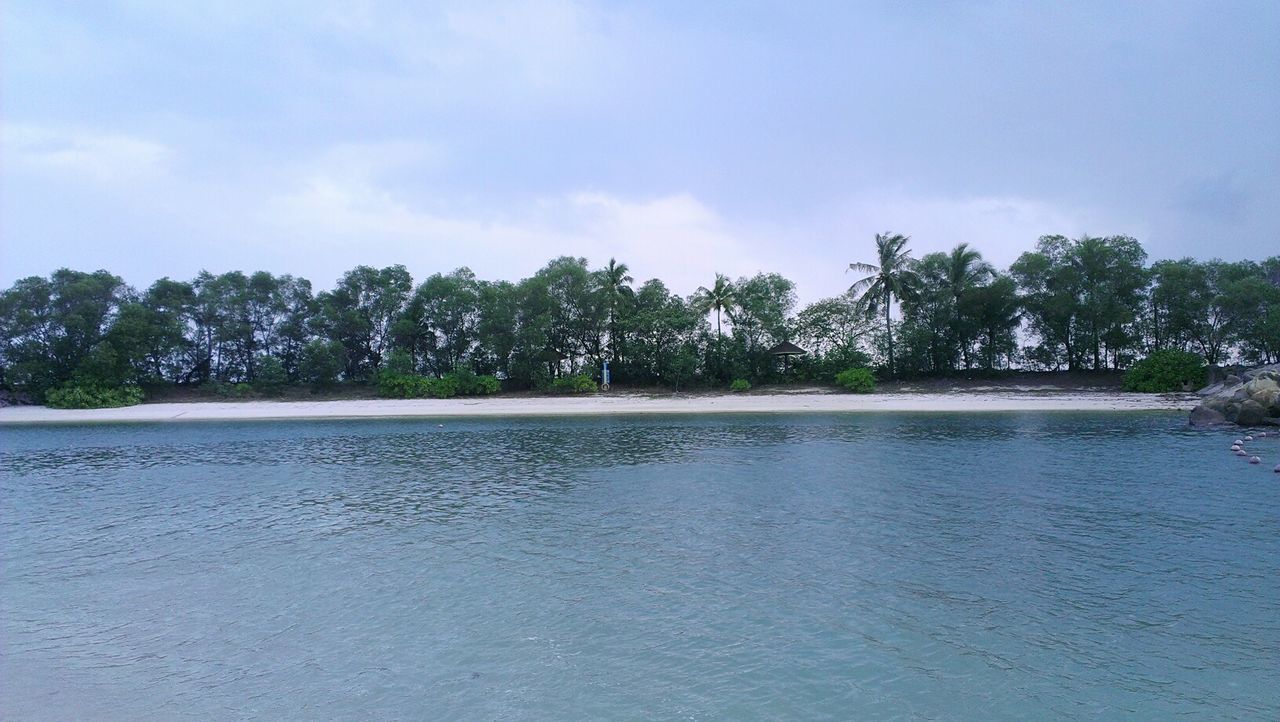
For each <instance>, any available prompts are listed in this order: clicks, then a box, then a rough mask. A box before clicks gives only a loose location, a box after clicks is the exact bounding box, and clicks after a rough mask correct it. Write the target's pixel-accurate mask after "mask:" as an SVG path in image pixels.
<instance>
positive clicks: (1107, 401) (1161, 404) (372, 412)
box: [0, 391, 1196, 424]
mask: <svg viewBox="0 0 1280 722" xmlns="http://www.w3.org/2000/svg"><path fill="white" fill-rule="evenodd" d="M1195 404H1196V397H1194V396H1189V395H1185V394H1162V395H1155V394H1125V393H1107V392H1089V391H1081V392H1055V393H1044V392H1035V391H1001V392H997V393H992V392H986V393H981V392H979V393H974V392H952V393H919V394H888V393H885V394H869V395H855V394H823V393H791V394H758V395H756V394H748V395H729V394H724V395H714V394H691V395H687V396H686V395H670V396H661V397H649V396H641V395H633V394H608V395H596V396H588V397H576V398H543V397H520V398H493V399H474V398H472V399H447V400H438V399H412V400H394V399H378V400H346V401H233V402H227V401H222V402H195V403H166V404H142V405H140V406H129V407H126V408H121V409H76V410H69V409H50V408H46V407H43V406H12V407H8V408H3V409H0V424H19V423H60V422H61V423H82V422H94V421H208V420H234V419H328V418H370V417H468V416H471V417H518V416H583V415H610V414H613V415H617V414H723V413H804V412H870V411H1142V410H1181V411H1188V410H1190V409H1191V408H1192V407H1193V406H1195Z"/></svg>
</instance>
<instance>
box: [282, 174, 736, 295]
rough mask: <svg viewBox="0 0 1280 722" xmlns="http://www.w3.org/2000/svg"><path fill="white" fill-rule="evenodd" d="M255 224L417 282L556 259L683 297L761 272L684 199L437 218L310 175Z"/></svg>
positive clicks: (556, 204) (706, 212)
mask: <svg viewBox="0 0 1280 722" xmlns="http://www.w3.org/2000/svg"><path fill="white" fill-rule="evenodd" d="M261 219H262V221H263V225H264V226H265V227H268V228H271V229H273V230H271V231H270V232H269V235H271V236H274V237H277V238H296V239H299V240H300V241H302V242H305V243H306V244H308V245H310V246H312V247H313V248H321V249H322V252H323V253H325V254H331V255H349V256H351V258H350V261H351V263H352V265H354V263H367V262H372V261H370V260H369V259H370V258H383V259H388V260H387V261H386V262H400V263H405V264H407V265H409V266H410V268H411V269H412V270H414V271H415V273H416V274H417V275H425V274H426V273H429V272H434V271H442V270H448V269H449V268H453V267H455V266H462V265H466V266H470V267H471V268H473V269H475V270H476V271H477V272H478V273H480V274H481V275H482V276H486V277H491V278H505V279H511V280H515V279H518V278H520V277H523V276H527V275H529V274H531V273H533V272H534V271H535V270H537V269H538V268H539V267H541V266H542V265H543V264H544V263H546V262H547V261H548V260H550V259H551V258H553V257H555V256H560V255H573V256H585V257H587V258H588V259H589V260H590V262H591V263H592V264H593V265H597V266H598V265H603V264H604V263H605V262H606V261H607V260H608V259H609V258H610V257H613V258H617V259H618V260H619V261H622V262H625V263H627V264H628V265H630V267H631V268H632V271H633V275H636V276H637V277H638V278H639V279H641V280H644V279H646V278H650V277H661V278H662V280H663V281H664V282H665V283H667V284H668V286H669V288H671V290H673V291H676V292H678V293H682V294H688V293H691V292H692V291H693V290H694V289H696V288H697V287H698V286H699V285H704V284H706V283H708V282H709V281H710V279H712V278H714V275H715V273H716V272H725V273H730V274H738V275H746V274H750V273H755V272H756V271H757V270H759V269H760V264H759V263H758V262H757V261H755V260H754V255H753V253H752V245H753V244H752V243H751V242H750V241H749V240H748V239H746V238H744V237H742V236H740V235H738V234H735V233H734V232H732V231H731V230H730V229H729V228H728V227H727V225H726V224H725V222H724V221H723V220H722V219H721V218H720V217H719V216H718V215H717V214H716V213H715V212H714V211H713V210H711V209H710V208H708V207H707V206H706V205H704V204H703V203H701V202H700V201H698V200H697V199H696V198H694V197H693V196H691V195H688V194H675V195H670V196H666V197H660V198H654V199H647V200H638V201H637V200H629V199H624V198H620V197H617V196H614V195H610V194H606V193H600V192H590V193H586V192H583V193H572V194H568V195H565V196H556V197H545V198H541V199H538V200H537V201H536V202H533V203H529V204H526V205H525V206H523V207H521V208H513V209H508V210H507V211H506V212H504V213H501V214H498V213H494V214H491V215H465V214H443V213H437V212H432V211H426V210H422V209H421V208H417V207H415V206H414V204H412V203H411V202H409V201H408V200H406V199H404V198H401V197H399V196H397V195H396V194H394V193H392V192H390V191H388V190H386V189H385V188H382V187H380V186H379V185H377V184H376V183H375V182H374V181H373V180H372V179H370V178H367V177H364V178H362V177H355V176H346V177H340V176H336V175H317V176H311V177H309V178H307V179H306V180H304V181H302V182H301V183H300V184H299V185H298V187H296V188H295V189H293V190H292V191H290V192H287V193H283V194H280V195H277V196H275V197H273V198H271V199H269V200H268V201H267V203H266V204H265V206H264V208H263V212H262V216H261ZM357 249H358V250H357ZM360 254H366V255H365V256H364V257H363V258H362V257H360Z"/></svg>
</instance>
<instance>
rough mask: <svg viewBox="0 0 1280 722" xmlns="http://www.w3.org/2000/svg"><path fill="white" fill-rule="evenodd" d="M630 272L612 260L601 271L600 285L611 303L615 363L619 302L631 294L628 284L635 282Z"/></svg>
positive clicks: (612, 345) (611, 352)
mask: <svg viewBox="0 0 1280 722" xmlns="http://www.w3.org/2000/svg"><path fill="white" fill-rule="evenodd" d="M630 270H631V269H630V268H627V264H625V263H618V262H617V261H616V260H614V259H612V258H610V259H609V265H607V266H605V267H604V268H603V269H601V270H600V285H601V288H602V289H603V290H604V294H605V298H606V299H608V303H609V348H610V354H609V355H610V356H611V357H612V358H613V360H614V361H617V360H618V301H620V300H621V299H622V297H623V296H627V295H630V294H631V286H630V285H628V284H630V283H631V282H632V281H634V280H635V279H634V278H632V277H631V276H630V275H629V272H630Z"/></svg>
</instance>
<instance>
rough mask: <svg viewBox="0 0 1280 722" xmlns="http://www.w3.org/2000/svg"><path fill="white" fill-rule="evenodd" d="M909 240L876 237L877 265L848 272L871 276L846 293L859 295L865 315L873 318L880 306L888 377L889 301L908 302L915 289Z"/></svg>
mask: <svg viewBox="0 0 1280 722" xmlns="http://www.w3.org/2000/svg"><path fill="white" fill-rule="evenodd" d="M910 240H911V239H910V237H908V236H904V235H902V234H900V233H889V232H885V233H877V234H876V260H877V262H878V263H877V264H875V265H873V264H870V263H858V262H855V263H850V264H849V269H848V270H850V271H856V272H858V273H867V274H871V275H868V276H866V277H864V278H861V279H859V280H858V281H855V282H854V284H853V285H852V286H850V287H849V292H850V293H852V294H854V295H858V294H861V300H862V304H863V308H864V310H865V311H866V313H867V315H868V316H874V315H876V314H877V313H878V312H879V310H880V309H881V307H883V309H884V327H885V333H886V334H887V338H888V341H889V375H890V376H892V375H893V373H894V365H893V323H892V321H891V319H890V316H889V307H890V305H891V304H892V303H893V300H894V299H895V298H896V299H899V300H902V299H910V298H912V297H914V296H915V294H916V289H917V287H918V286H919V278H918V277H917V276H916V273H915V270H914V268H913V267H914V265H915V261H914V260H913V259H912V258H911V251H910V250H908V249H907V243H908V242H909V241H910Z"/></svg>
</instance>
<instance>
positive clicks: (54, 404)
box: [45, 384, 143, 409]
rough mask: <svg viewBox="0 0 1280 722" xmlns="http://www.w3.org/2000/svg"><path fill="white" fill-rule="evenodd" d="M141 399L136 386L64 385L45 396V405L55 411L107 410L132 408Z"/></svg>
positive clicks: (139, 390) (140, 391)
mask: <svg viewBox="0 0 1280 722" xmlns="http://www.w3.org/2000/svg"><path fill="white" fill-rule="evenodd" d="M142 399H143V394H142V389H140V388H138V387H137V386H119V387H116V388H105V387H102V386H90V385H79V384H66V385H63V386H59V387H58V388H56V389H50V390H49V391H48V392H47V393H46V394H45V403H46V404H48V405H49V406H50V407H51V408H55V409H109V408H115V407H118V406H134V405H136V404H140V403H142Z"/></svg>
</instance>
